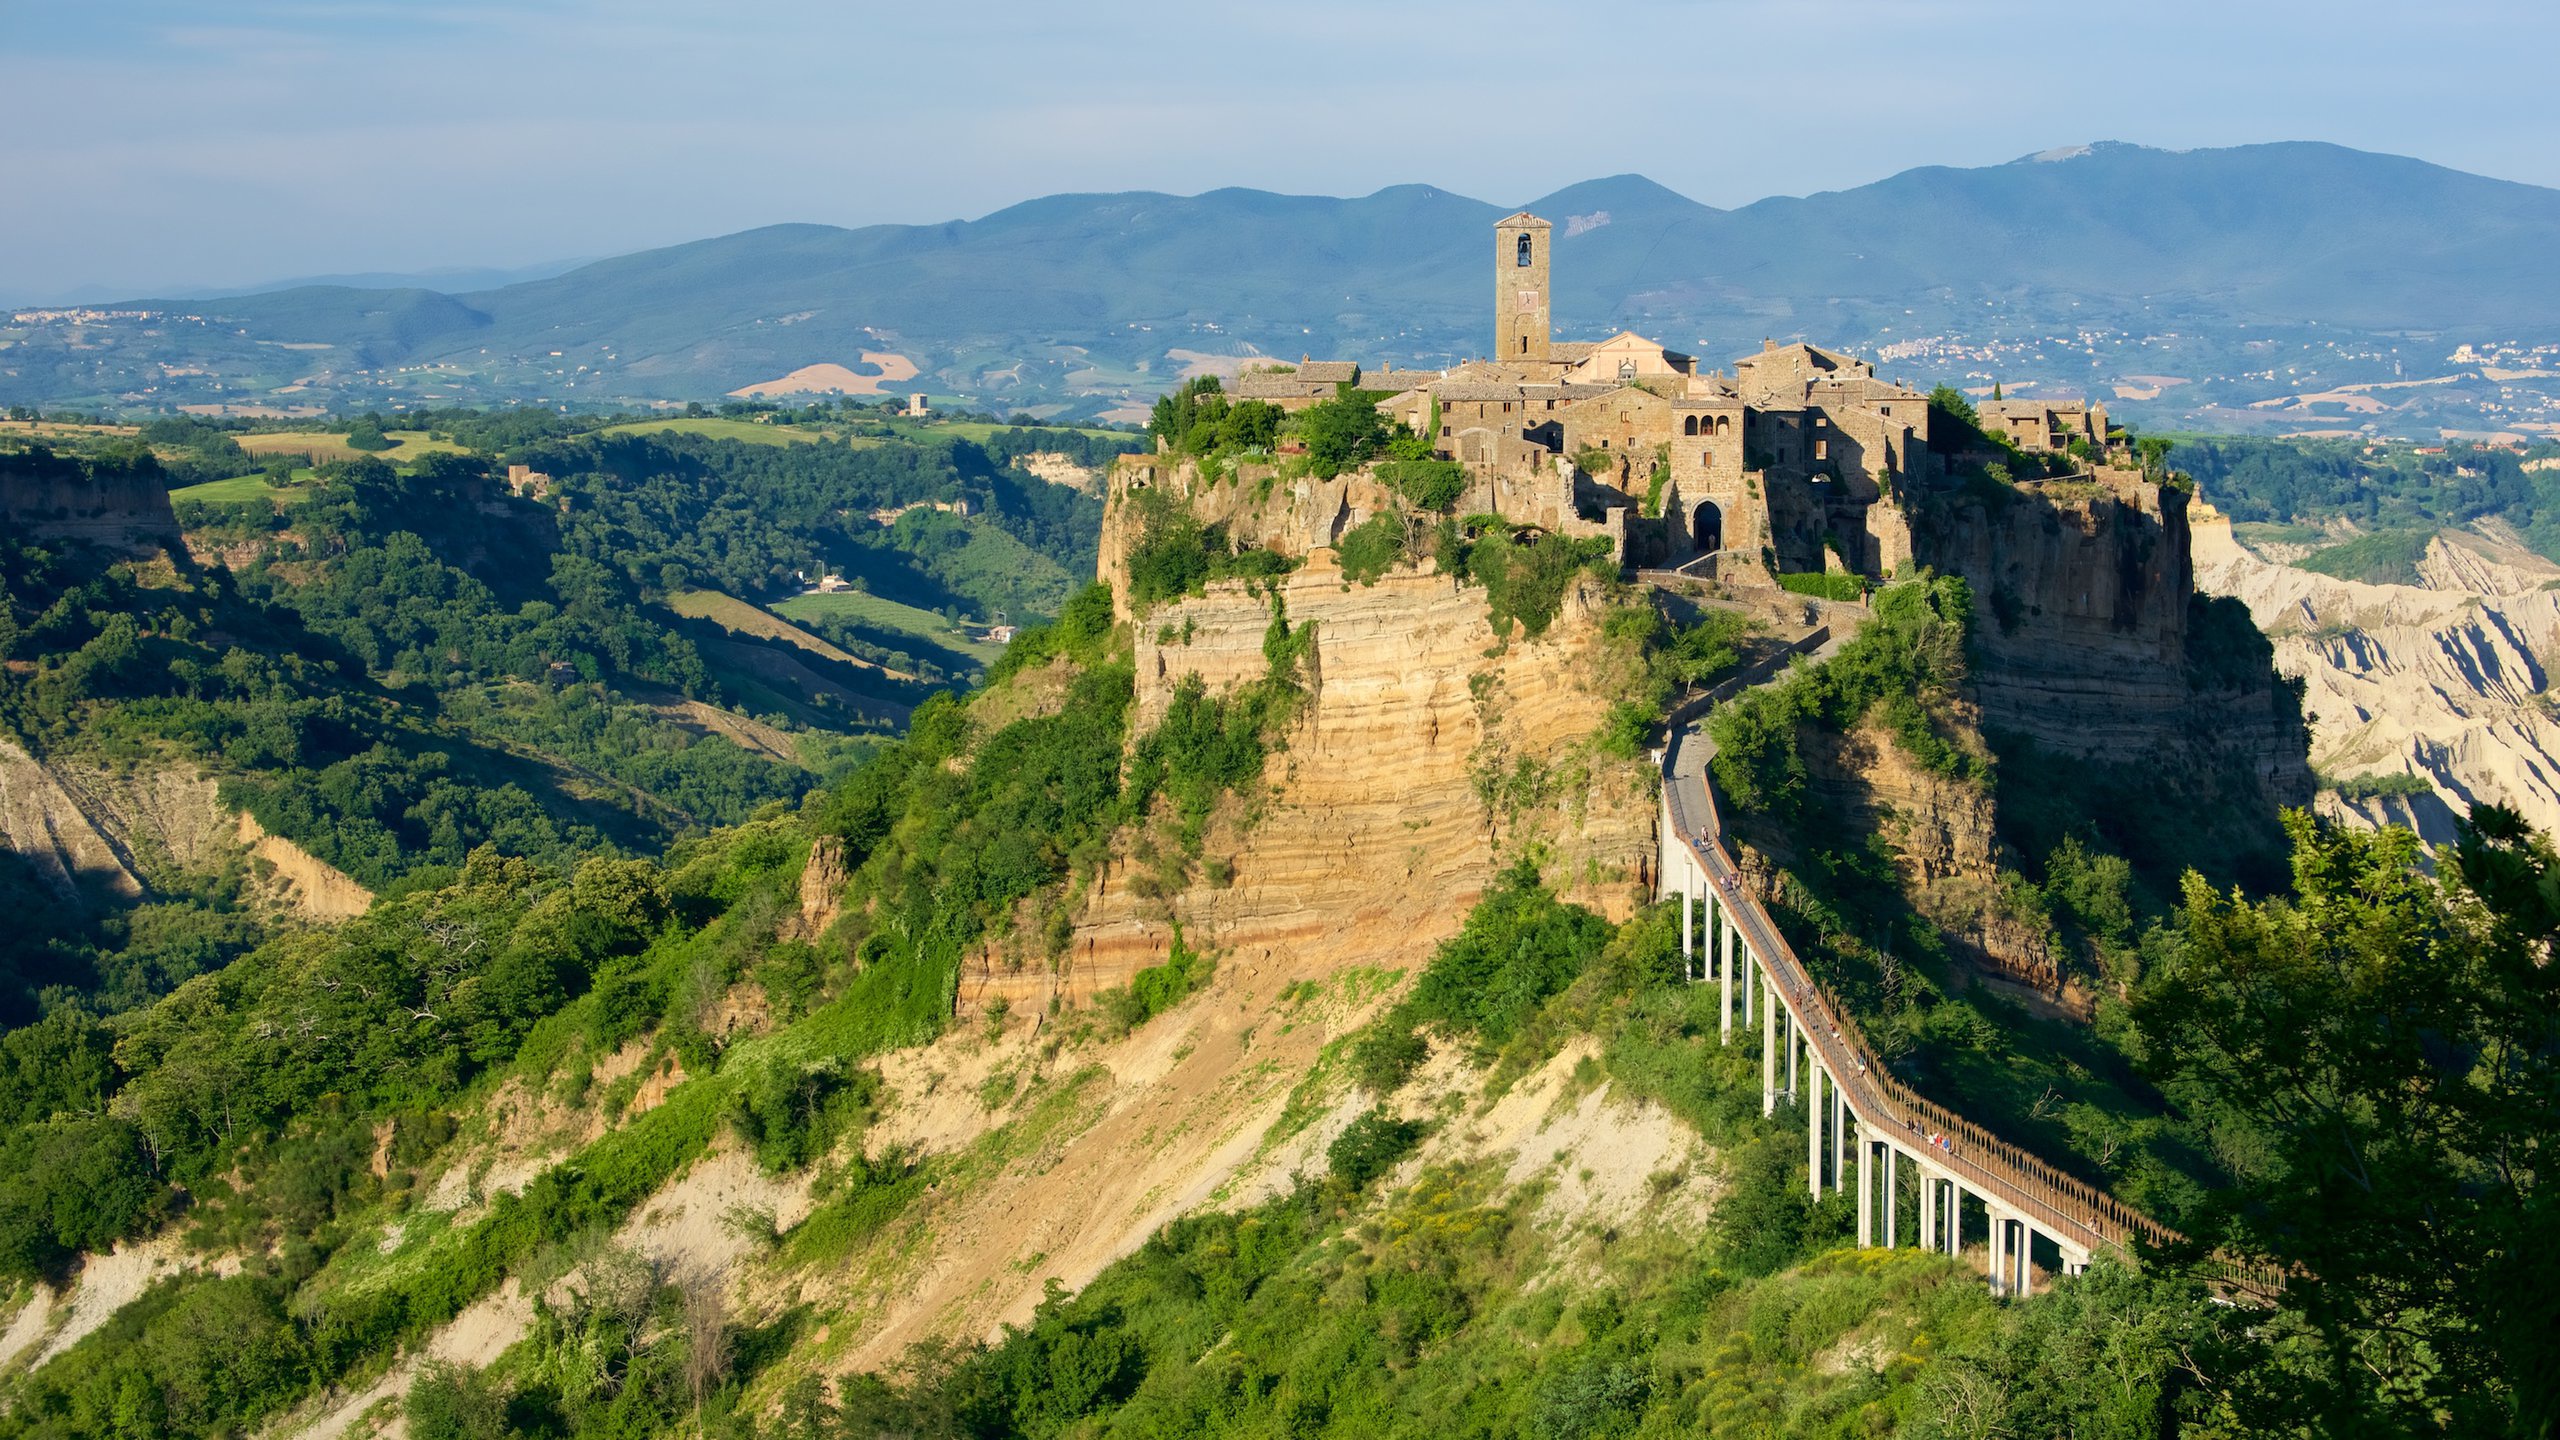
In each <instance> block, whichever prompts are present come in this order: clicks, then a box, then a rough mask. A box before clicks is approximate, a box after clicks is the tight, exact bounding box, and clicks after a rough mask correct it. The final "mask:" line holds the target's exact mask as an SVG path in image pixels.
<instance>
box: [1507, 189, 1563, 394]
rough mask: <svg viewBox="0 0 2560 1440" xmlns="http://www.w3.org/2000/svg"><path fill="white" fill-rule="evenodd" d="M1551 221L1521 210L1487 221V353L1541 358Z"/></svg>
mask: <svg viewBox="0 0 2560 1440" xmlns="http://www.w3.org/2000/svg"><path fill="white" fill-rule="evenodd" d="M1554 234H1555V232H1554V227H1553V226H1551V225H1549V224H1547V222H1546V221H1544V220H1541V219H1539V218H1538V217H1537V216H1535V215H1532V214H1530V213H1529V212H1528V211H1526V210H1523V211H1521V212H1520V213H1519V214H1517V215H1513V216H1510V217H1508V218H1506V219H1502V220H1497V221H1495V222H1494V226H1493V358H1494V359H1496V360H1508V361H1521V360H1544V359H1546V358H1547V305H1548V295H1547V263H1548V259H1549V256H1548V247H1549V245H1550V243H1551V242H1552V241H1553V239H1554Z"/></svg>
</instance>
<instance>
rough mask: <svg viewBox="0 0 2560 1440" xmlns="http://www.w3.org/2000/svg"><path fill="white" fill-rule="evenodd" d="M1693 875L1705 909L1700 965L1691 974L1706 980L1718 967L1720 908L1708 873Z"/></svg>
mask: <svg viewBox="0 0 2560 1440" xmlns="http://www.w3.org/2000/svg"><path fill="white" fill-rule="evenodd" d="M1694 863H1695V862H1694V861H1693V862H1692V864H1693V865H1694ZM1691 874H1692V875H1693V876H1694V877H1695V878H1696V881H1697V886H1698V903H1699V905H1700V906H1702V907H1703V908H1702V909H1701V910H1700V911H1699V914H1698V925H1699V929H1698V963H1697V964H1696V965H1695V966H1693V967H1691V969H1690V972H1689V973H1690V975H1691V976H1692V977H1693V978H1695V979H1699V980H1704V979H1706V978H1707V975H1708V972H1710V971H1712V970H1714V969H1715V966H1716V911H1717V910H1718V908H1720V907H1718V906H1717V904H1716V887H1714V886H1713V885H1710V884H1708V883H1707V872H1706V871H1704V870H1692V871H1691Z"/></svg>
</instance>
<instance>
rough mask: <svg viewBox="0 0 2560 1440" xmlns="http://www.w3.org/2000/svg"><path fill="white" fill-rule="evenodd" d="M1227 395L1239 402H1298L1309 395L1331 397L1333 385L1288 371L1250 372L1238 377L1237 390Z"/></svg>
mask: <svg viewBox="0 0 2560 1440" xmlns="http://www.w3.org/2000/svg"><path fill="white" fill-rule="evenodd" d="M1227 393H1228V394H1230V395H1233V396H1235V397H1236V398H1237V399H1239V400H1297V399H1303V398H1305V397H1307V396H1309V395H1314V396H1325V395H1330V394H1332V393H1333V385H1332V384H1331V383H1330V382H1328V381H1310V380H1308V379H1306V378H1304V377H1303V376H1301V375H1292V374H1290V373H1288V372H1287V371H1272V370H1248V371H1246V372H1245V373H1243V374H1241V375H1239V376H1237V377H1236V383H1235V388H1234V389H1232V390H1230V391H1228V392H1227Z"/></svg>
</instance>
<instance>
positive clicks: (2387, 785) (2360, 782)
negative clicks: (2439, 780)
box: [2320, 770, 2436, 800]
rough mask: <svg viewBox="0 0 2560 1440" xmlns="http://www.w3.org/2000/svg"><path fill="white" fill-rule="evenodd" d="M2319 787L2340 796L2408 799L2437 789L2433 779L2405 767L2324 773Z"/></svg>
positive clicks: (2349, 798) (2344, 798) (2358, 798)
mask: <svg viewBox="0 0 2560 1440" xmlns="http://www.w3.org/2000/svg"><path fill="white" fill-rule="evenodd" d="M2320 788H2321V789H2323V790H2327V791H2330V792H2332V793H2334V794H2336V795H2337V797H2338V798H2339V799H2341V800H2383V799H2411V798H2414V797H2416V796H2420V795H2432V794H2434V793H2435V791H2436V786H2435V782H2434V781H2432V780H2429V779H2428V778H2427V777H2426V776H2424V775H2416V774H2412V773H2410V772H2409V771H2406V770H2393V771H2389V772H2386V773H2383V774H2378V775H2323V776H2321V777H2320Z"/></svg>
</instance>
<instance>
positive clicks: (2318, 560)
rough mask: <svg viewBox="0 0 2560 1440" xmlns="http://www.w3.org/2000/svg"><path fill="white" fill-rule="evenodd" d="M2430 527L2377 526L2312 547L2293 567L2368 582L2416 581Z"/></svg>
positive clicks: (2429, 535) (2376, 583) (2398, 582)
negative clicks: (2319, 547)
mask: <svg viewBox="0 0 2560 1440" xmlns="http://www.w3.org/2000/svg"><path fill="white" fill-rule="evenodd" d="M2435 535H2436V532H2434V531H2433V530H2377V531H2375V532H2374V533H2372V534H2370V535H2359V536H2357V537H2356V538H2355V539H2353V540H2348V541H2345V542H2343V543H2341V544H2337V545H2330V546H2325V547H2323V548H2321V549H2318V550H2314V551H2312V552H2311V553H2310V554H2308V555H2305V556H2304V557H2302V558H2301V559H2299V560H2296V561H2295V562H2293V563H2294V566H2295V568H2297V569H2302V570H2308V571H2311V572H2312V573H2313V574H2316V575H2333V576H2336V577H2337V578H2338V579H2341V580H2360V581H2363V582H2364V583H2365V584H2367V585H2415V584H2417V583H2418V561H2419V560H2421V559H2423V558H2424V557H2425V555H2426V553H2427V546H2428V544H2429V543H2430V542H2432V541H2433V540H2434V539H2435Z"/></svg>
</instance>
